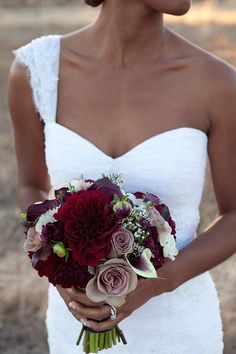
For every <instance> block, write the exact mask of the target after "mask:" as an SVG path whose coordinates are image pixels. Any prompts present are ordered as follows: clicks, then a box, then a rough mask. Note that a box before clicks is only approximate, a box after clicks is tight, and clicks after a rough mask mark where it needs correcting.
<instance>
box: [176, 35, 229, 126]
mask: <svg viewBox="0 0 236 354" xmlns="http://www.w3.org/2000/svg"><path fill="white" fill-rule="evenodd" d="M174 36H175V40H176V43H177V47H178V48H179V51H180V53H182V55H183V57H184V58H186V60H187V62H188V64H189V65H188V66H189V72H190V73H191V74H190V75H192V78H193V80H194V83H195V85H198V87H199V89H200V90H202V91H201V92H203V94H204V95H205V96H207V100H208V104H209V106H208V107H209V114H210V115H211V117H213V118H214V119H216V117H222V115H223V112H225V108H226V106H227V107H231V110H232V109H233V107H235V110H236V100H235V97H236V68H235V67H234V66H233V65H232V64H231V63H229V62H227V61H226V60H224V59H223V58H220V57H218V56H216V55H214V54H213V53H210V52H209V51H207V50H205V49H203V48H201V47H199V46H198V45H196V44H194V43H192V42H190V41H188V40H187V39H186V38H183V37H181V36H180V35H177V34H174ZM224 116H225V114H224ZM218 119H219V118H218ZM228 119H230V118H228ZM231 119H233V118H231ZM234 119H235V120H236V116H235V118H234ZM235 124H236V123H235ZM235 129H236V127H235Z"/></svg>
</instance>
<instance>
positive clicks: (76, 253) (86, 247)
mask: <svg viewBox="0 0 236 354" xmlns="http://www.w3.org/2000/svg"><path fill="white" fill-rule="evenodd" d="M109 204H110V197H108V196H107V195H105V194H104V193H102V192H99V191H93V190H90V191H88V190H87V191H79V192H75V193H73V194H72V195H71V196H69V197H68V198H67V199H66V203H65V204H63V205H61V207H60V208H59V209H58V212H57V213H56V214H55V215H54V218H55V219H56V220H58V221H59V222H63V223H64V235H65V239H66V241H67V243H68V247H69V248H70V249H71V251H72V257H73V258H74V260H75V261H77V262H78V263H79V264H80V265H91V266H97V265H98V264H99V262H100V261H101V259H103V258H106V257H107V256H108V254H109V253H110V250H111V236H112V234H113V232H114V231H115V230H116V229H117V228H118V224H117V219H116V217H115V214H114V213H113V211H112V208H110V207H109Z"/></svg>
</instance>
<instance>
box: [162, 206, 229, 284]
mask: <svg viewBox="0 0 236 354" xmlns="http://www.w3.org/2000/svg"><path fill="white" fill-rule="evenodd" d="M177 237H178V235H177ZM235 251H236V211H235V210H234V211H230V212H228V213H226V214H224V215H222V216H220V217H219V218H218V219H217V220H216V221H215V222H214V223H213V224H212V225H210V226H209V227H208V228H207V229H206V230H205V231H204V232H202V233H201V234H200V235H198V237H197V238H196V239H194V240H193V242H191V244H190V245H188V246H187V247H186V248H184V249H183V250H181V251H180V253H179V255H178V256H177V257H176V260H175V261H174V262H172V261H170V262H167V263H166V264H165V265H164V266H163V267H162V268H161V269H160V270H159V272H158V275H159V276H161V277H166V278H169V279H170V284H171V285H170V289H172V290H173V289H175V288H177V287H178V286H179V285H181V284H183V283H184V282H186V281H187V280H189V279H191V278H193V277H195V276H197V275H199V274H201V273H203V272H205V271H207V270H210V269H212V268H213V267H215V266H217V265H218V264H219V263H221V262H223V261H224V260H226V259H227V258H229V257H230V256H232V255H233V254H234V253H235Z"/></svg>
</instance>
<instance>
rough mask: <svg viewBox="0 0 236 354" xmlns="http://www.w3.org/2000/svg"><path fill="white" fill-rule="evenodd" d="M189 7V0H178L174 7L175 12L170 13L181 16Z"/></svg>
mask: <svg viewBox="0 0 236 354" xmlns="http://www.w3.org/2000/svg"><path fill="white" fill-rule="evenodd" d="M190 8H191V0H179V6H178V8H176V13H173V14H172V15H176V16H181V15H185V14H186V13H187V12H188V11H189V10H190Z"/></svg>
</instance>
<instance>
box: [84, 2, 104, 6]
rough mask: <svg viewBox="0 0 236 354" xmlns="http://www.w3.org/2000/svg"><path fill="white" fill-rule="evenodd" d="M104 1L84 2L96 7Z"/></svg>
mask: <svg viewBox="0 0 236 354" xmlns="http://www.w3.org/2000/svg"><path fill="white" fill-rule="evenodd" d="M103 1H104V0H85V4H87V5H90V6H93V7H96V6H99V5H101V4H102V3H103Z"/></svg>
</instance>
